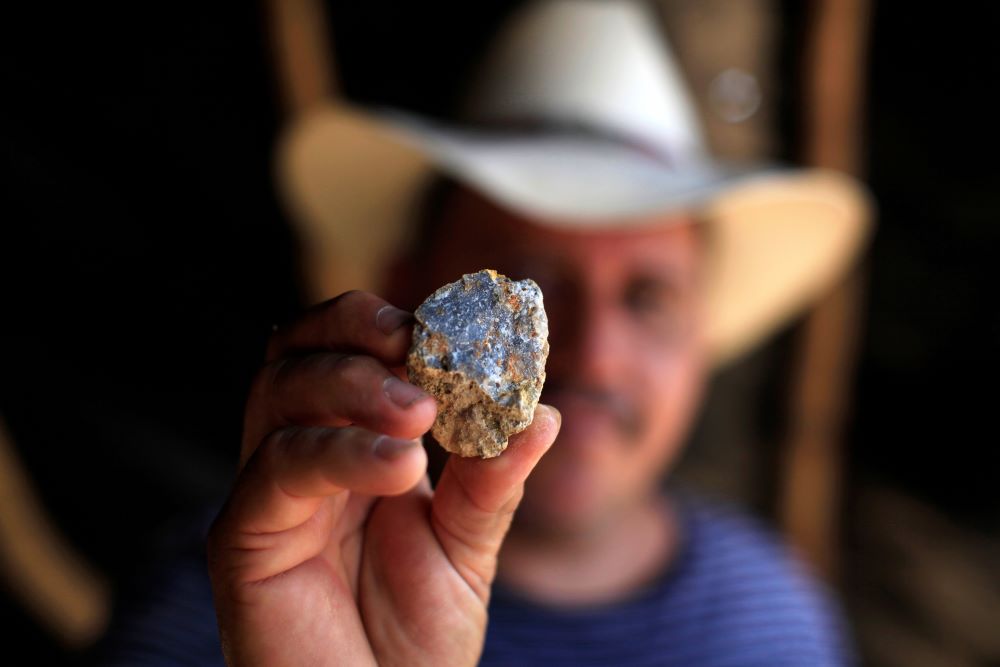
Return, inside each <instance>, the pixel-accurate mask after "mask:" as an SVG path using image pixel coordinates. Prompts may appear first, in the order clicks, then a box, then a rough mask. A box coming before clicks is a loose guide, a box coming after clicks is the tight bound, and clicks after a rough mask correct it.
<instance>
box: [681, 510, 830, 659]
mask: <svg viewBox="0 0 1000 667" xmlns="http://www.w3.org/2000/svg"><path fill="white" fill-rule="evenodd" d="M679 507H680V515H681V520H682V525H683V531H684V546H683V547H682V551H681V555H680V556H679V559H678V562H677V566H676V568H675V571H674V573H673V575H672V577H671V578H672V579H673V581H671V582H669V583H670V585H669V586H668V590H669V595H668V597H669V604H670V606H675V605H683V606H685V607H687V609H688V611H689V612H690V614H691V617H692V618H695V619H697V621H698V622H699V623H700V624H702V625H703V626H705V627H713V628H715V629H716V630H717V632H718V635H719V636H723V637H727V638H729V640H731V641H733V642H735V643H741V644H744V645H745V646H752V647H760V648H766V647H767V643H766V642H765V641H762V640H764V639H766V638H768V637H770V638H772V639H773V640H774V641H775V642H777V643H778V644H779V645H781V646H783V647H784V650H788V651H789V652H792V651H796V652H801V654H802V655H815V656H816V658H817V660H818V662H816V663H815V664H828V663H837V664H839V663H840V662H841V661H842V660H843V654H844V652H845V649H846V641H845V633H844V626H843V622H842V619H841V615H840V612H839V609H838V607H837V604H836V602H835V599H834V596H833V595H832V592H831V591H830V590H828V589H827V587H826V586H825V585H824V584H823V583H822V582H821V581H820V580H819V579H818V578H817V577H815V576H814V575H813V574H812V573H811V572H810V570H809V568H808V566H807V565H806V564H805V563H804V561H802V560H801V559H800V558H799V557H798V556H797V555H796V554H795V553H794V552H793V550H792V549H791V547H790V546H789V545H788V543H787V542H786V541H785V540H783V539H782V538H781V537H780V536H779V535H778V533H777V532H776V531H775V530H774V529H773V528H771V527H769V526H768V525H767V524H765V523H764V522H763V521H761V520H759V519H757V518H755V517H752V516H751V515H750V514H748V513H747V512H745V511H742V510H738V509H736V508H735V507H733V506H730V505H726V504H722V503H718V502H712V501H707V500H704V499H695V498H691V497H685V498H684V499H683V500H681V501H680V502H679ZM820 658H822V659H820Z"/></svg>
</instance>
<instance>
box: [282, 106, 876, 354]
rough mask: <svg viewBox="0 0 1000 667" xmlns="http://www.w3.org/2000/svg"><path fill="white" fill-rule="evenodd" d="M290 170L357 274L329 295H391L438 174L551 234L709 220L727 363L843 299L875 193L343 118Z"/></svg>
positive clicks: (314, 226) (411, 120)
mask: <svg viewBox="0 0 1000 667" xmlns="http://www.w3.org/2000/svg"><path fill="white" fill-rule="evenodd" d="M278 165H279V178H280V181H281V183H282V185H283V190H284V194H285V198H286V201H287V203H288V204H289V206H290V209H291V213H292V217H293V220H294V221H295V222H296V224H297V226H298V227H299V229H300V232H301V233H302V234H303V236H304V237H305V239H304V240H305V241H306V242H307V243H308V244H310V246H311V248H310V251H311V252H312V253H317V252H318V253H320V254H319V257H318V259H317V260H316V261H318V262H336V263H337V265H338V266H339V267H340V269H341V271H340V273H339V275H341V276H343V275H345V272H344V271H343V270H342V269H344V267H350V266H352V265H353V271H347V272H346V275H348V276H351V278H350V280H353V282H354V284H352V285H339V286H336V285H331V286H329V288H328V289H327V290H326V291H328V292H332V291H333V290H337V291H339V290H340V289H346V288H347V287H360V288H363V289H372V288H375V287H376V286H377V284H378V283H377V281H376V276H377V275H378V273H379V272H380V271H381V270H383V268H384V265H385V262H386V261H387V260H388V259H389V256H390V255H391V253H392V252H393V251H394V250H395V248H396V246H397V244H398V243H399V240H400V239H401V238H402V236H403V235H404V232H405V225H406V222H407V217H406V211H408V210H412V207H413V206H414V204H415V202H416V197H417V195H418V193H419V190H420V186H421V184H422V183H424V182H426V179H427V177H428V176H429V175H430V174H432V173H434V172H435V171H439V172H444V173H447V174H448V175H450V176H451V177H453V178H455V179H457V180H458V181H460V182H463V183H465V184H467V185H469V186H471V187H473V188H474V189H476V190H479V191H481V192H482V193H483V194H485V195H487V196H488V197H490V198H491V199H494V200H495V201H496V202H497V203H499V204H501V205H504V206H507V207H509V208H511V209H513V210H515V211H518V212H519V213H522V214H525V215H527V216H529V217H531V218H533V219H536V220H537V221H538V222H539V223H541V224H548V225H563V226H573V227H574V228H577V229H580V228H591V229H595V230H596V229H600V228H602V227H609V226H614V227H621V226H624V225H630V224H633V225H634V224H649V223H650V221H652V220H655V219H656V217H657V216H655V215H651V214H655V213H663V214H667V213H669V212H671V211H674V210H678V209H685V210H694V211H697V212H698V215H697V216H696V217H697V219H699V220H702V221H704V223H705V224H710V225H712V227H713V229H712V232H711V234H710V237H711V239H712V241H711V249H712V250H711V257H710V260H709V261H710V263H711V271H710V279H709V286H708V304H707V305H708V318H709V319H708V327H707V332H708V338H709V345H710V353H711V356H712V359H713V361H714V362H715V363H716V364H717V365H721V364H724V363H726V362H728V361H730V360H732V359H734V358H736V357H738V356H740V355H741V354H742V353H743V352H745V351H746V350H748V349H749V348H751V347H753V346H754V345H756V344H757V343H759V342H760V341H761V340H762V339H763V338H764V337H766V336H767V335H768V334H769V333H770V332H772V331H773V330H774V329H775V328H777V327H778V326H780V325H781V324H783V323H785V322H787V321H788V320H789V319H790V318H791V317H792V316H794V315H795V314H796V313H798V312H800V311H801V310H802V308H803V307H805V306H806V305H807V304H808V303H809V302H810V301H811V300H813V299H815V298H816V297H818V296H819V295H820V293H821V292H823V291H824V290H826V289H829V288H830V287H831V286H832V284H833V283H834V282H835V281H836V280H837V278H838V277H839V276H841V275H842V274H843V273H844V272H845V271H846V270H847V269H848V267H849V265H850V263H851V261H852V260H853V259H854V258H855V257H856V256H857V255H858V253H859V251H860V250H861V248H862V246H863V243H864V241H865V239H866V237H867V235H868V233H869V228H870V221H871V208H872V207H871V201H870V197H869V196H868V194H867V192H866V190H865V189H864V188H863V187H862V186H861V185H860V184H859V183H858V182H857V181H855V180H854V179H851V178H849V177H847V176H844V175H842V174H839V173H835V172H830V171H821V170H775V169H765V170H761V169H759V168H758V169H741V168H735V169H734V168H731V167H726V166H722V165H718V164H712V163H705V164H702V165H700V166H698V167H696V168H691V169H685V170H684V173H683V174H681V173H678V171H676V170H671V169H670V168H669V167H668V165H664V164H663V163H662V162H661V161H660V159H658V158H655V157H653V156H650V155H646V154H643V153H641V152H639V151H636V150H635V149H632V148H627V147H623V146H621V145H616V144H615V143H614V142H609V141H604V140H601V139H597V138H591V137H579V136H562V135H550V136H546V135H537V134H532V135H525V136H517V135H512V134H511V133H508V132H505V133H503V134H499V133H484V132H472V131H469V130H466V129H459V128H451V127H446V126H442V125H437V124H433V123H430V122H428V121H425V120H422V119H419V118H415V117H413V116H406V115H402V114H399V113H387V112H380V113H379V114H372V113H361V112H357V111H353V110H349V109H345V108H343V107H334V108H328V109H325V110H323V111H320V112H317V113H315V114H313V115H311V116H309V117H307V118H304V119H301V120H300V121H299V122H298V123H297V124H296V125H294V126H293V127H292V128H290V130H289V131H288V133H287V134H286V135H285V137H284V140H283V142H282V145H281V147H280V152H279V162H278ZM661 219H662V216H661ZM324 248H325V249H327V250H328V251H329V253H328V256H326V257H325V258H324V254H323V253H324V250H323V249H324ZM318 291H319V292H320V293H322V292H323V291H324V290H323V289H322V288H321V289H320V290H318ZM329 295H331V296H332V294H329ZM324 296H325V295H324Z"/></svg>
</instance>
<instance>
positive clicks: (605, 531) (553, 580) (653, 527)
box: [498, 495, 679, 606]
mask: <svg viewBox="0 0 1000 667" xmlns="http://www.w3.org/2000/svg"><path fill="white" fill-rule="evenodd" d="M678 543H679V528H678V521H677V519H676V514H675V511H674V508H673V505H672V504H670V502H669V500H668V499H665V498H663V497H662V496H659V495H657V496H653V497H650V498H648V499H645V500H643V501H641V502H639V503H636V504H635V505H633V506H631V507H628V508H626V509H623V510H622V511H621V512H619V513H617V514H616V516H614V517H611V520H606V521H603V522H601V525H600V526H596V527H594V528H592V529H591V530H589V531H586V532H579V533H574V534H568V535H559V536H548V537H546V538H544V539H541V538H540V536H539V535H537V534H535V533H534V532H533V531H532V530H530V529H528V528H524V527H519V526H518V525H517V523H516V522H515V525H514V526H513V527H512V529H511V532H510V535H508V537H507V539H506V541H505V542H504V546H503V548H502V549H501V552H500V563H499V572H498V579H499V580H500V581H501V583H502V584H503V585H505V586H507V587H508V588H510V589H512V590H515V591H517V592H518V593H519V594H522V595H524V596H525V597H528V598H530V599H532V600H534V601H536V602H541V603H544V604H550V605H555V606H575V605H592V604H602V603H608V602H613V601H616V600H620V599H622V598H625V597H627V596H628V595H629V594H631V593H633V592H635V591H637V590H639V589H641V588H642V587H644V586H646V585H648V584H649V583H650V582H651V581H653V580H655V579H656V578H657V577H659V576H660V575H662V574H663V572H664V571H665V570H666V569H667V568H668V567H669V566H670V564H671V563H672V562H673V559H674V556H675V554H676V551H677V546H678Z"/></svg>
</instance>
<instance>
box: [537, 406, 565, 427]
mask: <svg viewBox="0 0 1000 667" xmlns="http://www.w3.org/2000/svg"><path fill="white" fill-rule="evenodd" d="M538 407H540V408H542V409H544V410H546V411H547V412H548V413H549V415H550V416H551V417H552V421H554V422H555V423H556V426H562V413H561V412H559V410H557V409H556V408H554V407H552V406H551V405H549V404H548V403H539V404H538Z"/></svg>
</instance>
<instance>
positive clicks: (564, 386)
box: [541, 381, 643, 438]
mask: <svg viewBox="0 0 1000 667" xmlns="http://www.w3.org/2000/svg"><path fill="white" fill-rule="evenodd" d="M560 397H566V398H570V399H573V400H575V401H580V402H583V403H585V404H590V405H591V406H593V408H594V409H595V410H605V411H607V412H608V413H610V414H611V416H612V417H613V419H614V422H615V425H616V427H617V428H618V430H619V431H621V432H622V433H623V434H624V435H625V436H627V437H629V438H634V437H636V436H638V435H639V434H640V433H641V432H642V428H643V420H642V417H641V414H640V412H639V410H638V408H637V407H636V405H635V402H634V401H633V400H632V399H631V398H630V397H629V396H627V395H625V394H623V393H622V392H619V391H615V390H613V389H609V388H607V387H596V386H588V385H578V384H573V383H569V382H551V381H550V382H546V383H545V388H544V389H542V397H541V400H542V402H548V401H549V399H552V400H553V402H555V403H558V402H559V398H560ZM557 407H558V406H557Z"/></svg>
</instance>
